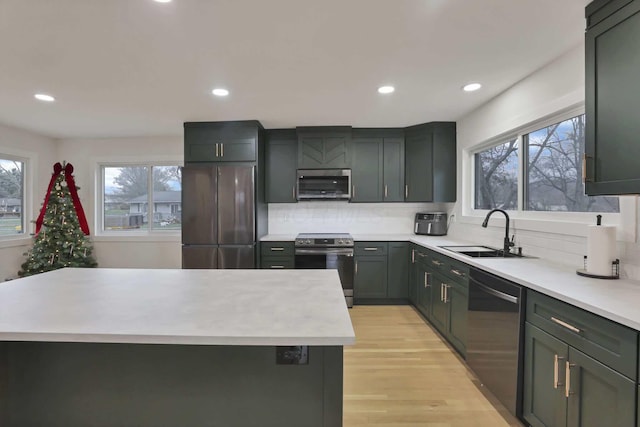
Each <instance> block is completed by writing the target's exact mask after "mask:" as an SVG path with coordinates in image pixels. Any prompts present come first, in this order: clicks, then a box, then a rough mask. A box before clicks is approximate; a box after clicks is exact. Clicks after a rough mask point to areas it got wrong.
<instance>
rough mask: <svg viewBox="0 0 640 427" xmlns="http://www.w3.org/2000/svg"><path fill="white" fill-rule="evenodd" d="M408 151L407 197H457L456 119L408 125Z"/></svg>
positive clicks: (427, 199) (450, 199)
mask: <svg viewBox="0 0 640 427" xmlns="http://www.w3.org/2000/svg"><path fill="white" fill-rule="evenodd" d="M404 155H405V172H404V173H405V188H404V193H405V194H404V196H405V198H404V200H405V201H407V202H455V201H456V124H455V122H433V123H426V124H422V125H417V126H411V127H408V128H406V129H405V153H404Z"/></svg>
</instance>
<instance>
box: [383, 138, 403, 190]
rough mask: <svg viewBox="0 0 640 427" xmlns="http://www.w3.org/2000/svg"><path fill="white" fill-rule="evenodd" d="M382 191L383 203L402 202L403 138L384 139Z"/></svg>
mask: <svg viewBox="0 0 640 427" xmlns="http://www.w3.org/2000/svg"><path fill="white" fill-rule="evenodd" d="M383 146H384V149H383V152H384V165H383V180H382V183H383V189H382V193H383V194H382V196H383V199H382V200H384V201H385V202H402V201H404V138H384V142H383Z"/></svg>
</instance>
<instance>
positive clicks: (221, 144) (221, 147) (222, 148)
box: [220, 142, 224, 157]
mask: <svg viewBox="0 0 640 427" xmlns="http://www.w3.org/2000/svg"><path fill="white" fill-rule="evenodd" d="M220 157H224V142H221V143H220Z"/></svg>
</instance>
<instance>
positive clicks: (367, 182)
mask: <svg viewBox="0 0 640 427" xmlns="http://www.w3.org/2000/svg"><path fill="white" fill-rule="evenodd" d="M383 156H384V154H383V141H382V138H354V139H353V141H352V142H351V162H352V163H351V184H352V191H351V201H352V202H381V201H382V197H383V193H382V178H383V174H382V168H383V163H382V161H383Z"/></svg>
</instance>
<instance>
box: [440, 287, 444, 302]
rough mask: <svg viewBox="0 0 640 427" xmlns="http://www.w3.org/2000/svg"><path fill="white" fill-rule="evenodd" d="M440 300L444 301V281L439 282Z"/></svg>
mask: <svg viewBox="0 0 640 427" xmlns="http://www.w3.org/2000/svg"><path fill="white" fill-rule="evenodd" d="M440 301H444V283H440Z"/></svg>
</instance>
